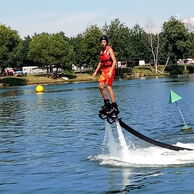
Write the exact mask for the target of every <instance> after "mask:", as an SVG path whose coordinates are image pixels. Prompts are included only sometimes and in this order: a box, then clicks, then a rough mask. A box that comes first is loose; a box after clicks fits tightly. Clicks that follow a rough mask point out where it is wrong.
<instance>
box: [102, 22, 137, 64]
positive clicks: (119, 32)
mask: <svg viewBox="0 0 194 194" xmlns="http://www.w3.org/2000/svg"><path fill="white" fill-rule="evenodd" d="M103 32H104V34H106V35H107V36H108V38H109V41H110V44H111V45H112V46H113V49H114V51H115V53H116V58H117V60H119V61H128V60H129V59H131V56H132V55H133V49H132V44H131V35H132V34H131V31H130V29H129V28H128V27H126V26H125V25H124V24H123V23H121V22H120V21H119V19H115V20H114V21H112V22H111V23H110V25H107V24H105V25H104V26H103Z"/></svg>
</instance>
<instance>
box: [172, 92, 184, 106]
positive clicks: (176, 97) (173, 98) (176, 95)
mask: <svg viewBox="0 0 194 194" xmlns="http://www.w3.org/2000/svg"><path fill="white" fill-rule="evenodd" d="M181 99H182V97H181V96H179V95H178V94H176V93H175V92H173V91H172V90H171V91H170V97H169V103H170V104H171V103H174V102H176V101H178V100H181Z"/></svg>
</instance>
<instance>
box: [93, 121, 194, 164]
mask: <svg viewBox="0 0 194 194" xmlns="http://www.w3.org/2000/svg"><path fill="white" fill-rule="evenodd" d="M115 128H116V130H114V129H113V128H112V127H111V125H110V124H109V123H108V122H106V130H105V136H104V141H103V152H102V154H100V155H97V156H92V157H89V159H90V160H96V161H100V164H101V165H111V166H122V167H131V166H133V167H157V166H172V165H173V166H176V165H177V166H178V165H192V164H194V151H187V150H182V151H173V150H168V149H165V148H160V147H156V146H153V145H150V147H147V148H135V146H134V144H133V142H126V140H125V137H124V134H123V131H122V128H121V126H120V124H119V122H116V127H115ZM176 146H181V147H187V148H191V149H192V148H193V149H194V144H185V143H184V144H183V143H180V142H178V143H176Z"/></svg>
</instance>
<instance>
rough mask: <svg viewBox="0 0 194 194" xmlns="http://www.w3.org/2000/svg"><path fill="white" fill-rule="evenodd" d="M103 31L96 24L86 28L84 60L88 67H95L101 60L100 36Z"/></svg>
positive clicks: (84, 34)
mask: <svg viewBox="0 0 194 194" xmlns="http://www.w3.org/2000/svg"><path fill="white" fill-rule="evenodd" d="M101 35H102V31H101V30H100V28H98V27H97V26H96V25H94V26H91V27H89V28H87V29H86V31H85V32H84V33H83V38H84V43H83V44H84V56H85V60H84V62H85V63H86V65H87V66H88V67H94V66H95V65H96V64H97V63H98V60H99V52H100V42H99V39H100V36H101Z"/></svg>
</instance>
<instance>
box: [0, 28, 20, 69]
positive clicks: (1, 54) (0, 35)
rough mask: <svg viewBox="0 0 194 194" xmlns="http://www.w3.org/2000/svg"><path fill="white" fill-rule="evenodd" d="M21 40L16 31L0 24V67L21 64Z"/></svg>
mask: <svg viewBox="0 0 194 194" xmlns="http://www.w3.org/2000/svg"><path fill="white" fill-rule="evenodd" d="M21 49H22V41H21V39H20V36H19V35H18V33H17V31H15V30H12V29H11V28H10V27H7V26H5V25H1V24H0V67H1V70H2V71H3V70H4V69H5V68H6V67H18V66H19V65H20V64H21V61H22V58H21Z"/></svg>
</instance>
